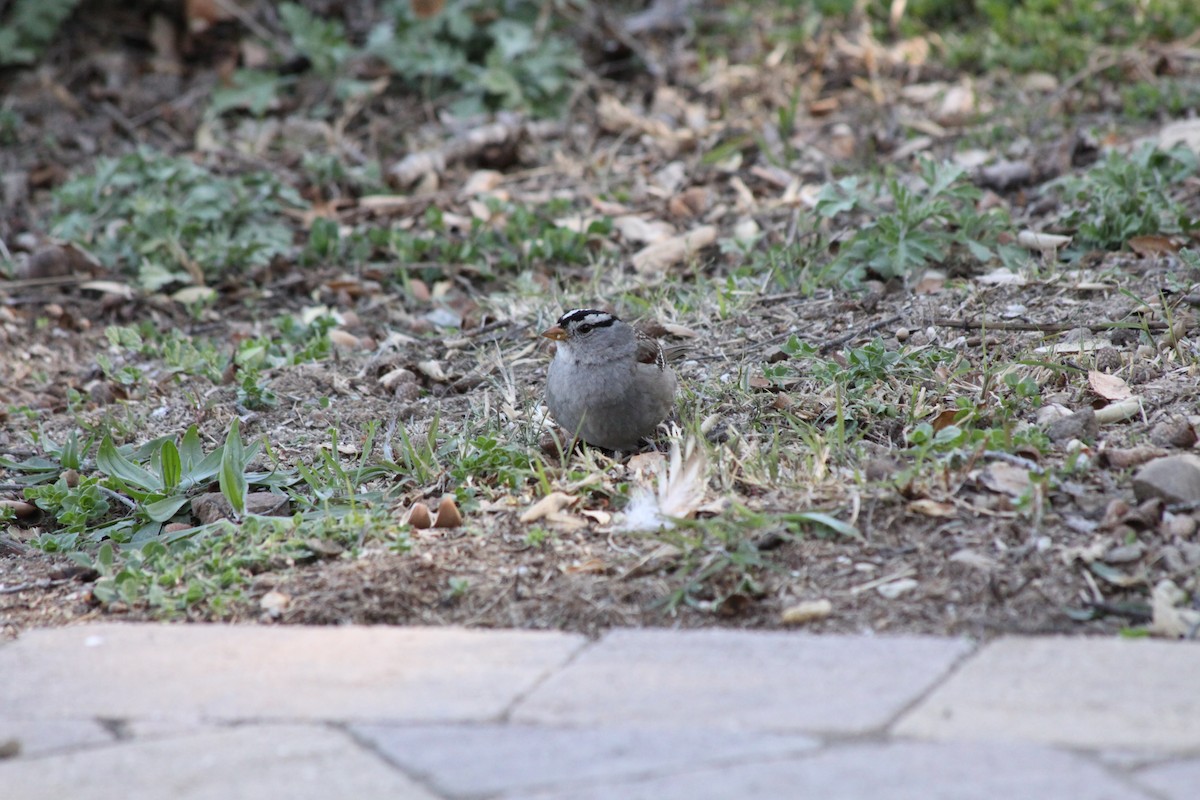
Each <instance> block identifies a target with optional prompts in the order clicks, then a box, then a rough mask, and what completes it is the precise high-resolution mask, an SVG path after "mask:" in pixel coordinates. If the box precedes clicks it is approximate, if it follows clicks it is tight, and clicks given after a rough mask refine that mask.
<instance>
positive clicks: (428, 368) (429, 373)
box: [417, 359, 450, 383]
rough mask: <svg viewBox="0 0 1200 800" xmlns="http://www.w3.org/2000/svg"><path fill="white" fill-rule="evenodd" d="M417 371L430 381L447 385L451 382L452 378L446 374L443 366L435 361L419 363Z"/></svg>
mask: <svg viewBox="0 0 1200 800" xmlns="http://www.w3.org/2000/svg"><path fill="white" fill-rule="evenodd" d="M417 370H418V371H419V372H420V373H421V374H422V375H424V376H426V377H427V378H429V379H430V380H435V381H437V382H438V383H445V382H446V381H448V380H450V376H449V375H447V374H446V370H445V369H443V368H442V365H441V364H440V363H439V362H437V361H435V360H433V359H429V360H428V361H418V362H417Z"/></svg>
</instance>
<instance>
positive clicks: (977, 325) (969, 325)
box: [933, 317, 1171, 333]
mask: <svg viewBox="0 0 1200 800" xmlns="http://www.w3.org/2000/svg"><path fill="white" fill-rule="evenodd" d="M933 324H934V325H937V326H938V327H941V328H962V329H963V330H978V331H983V330H993V331H1036V332H1040V333H1066V332H1067V331H1077V330H1080V329H1084V330H1089V331H1092V332H1093V333H1095V332H1096V331H1110V330H1143V329H1145V330H1151V331H1165V330H1167V329H1169V328H1170V327H1171V326H1170V325H1168V324H1167V323H1165V322H1151V321H1147V322H1092V323H1086V322H1077V323H1071V322H993V321H991V320H983V321H976V320H969V319H946V318H944V317H941V318H938V319H935V320H934V321H933Z"/></svg>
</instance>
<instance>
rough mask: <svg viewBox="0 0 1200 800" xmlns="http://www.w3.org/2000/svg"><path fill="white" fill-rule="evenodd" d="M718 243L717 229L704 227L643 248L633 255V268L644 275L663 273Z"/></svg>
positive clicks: (708, 226) (711, 226) (710, 226)
mask: <svg viewBox="0 0 1200 800" xmlns="http://www.w3.org/2000/svg"><path fill="white" fill-rule="evenodd" d="M716 241H717V229H716V227H715V226H713V225H702V226H701V227H699V228H695V229H694V230H691V231H688V232H687V233H684V234H682V235H679V236H672V237H671V238H669V239H664V240H662V241H661V242H655V243H654V244H652V245H648V246H647V247H644V248H642V249H641V250H639V251H638V252H636V253H634V254H633V258H632V259H631V260H632V262H633V268H634V269H636V270H637V271H638V272H641V273H643V274H647V273H654V272H662V271H663V270H666V269H668V268H670V267H672V266H674V265H675V264H678V263H681V262H683V261H686V260H687V259H689V258H692V257H694V256H695V255H696V254H697V253H699V252H700V251H701V250H703V249H704V248H705V247H708V246H709V245H711V244H713V243H714V242H716Z"/></svg>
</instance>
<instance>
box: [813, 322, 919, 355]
mask: <svg viewBox="0 0 1200 800" xmlns="http://www.w3.org/2000/svg"><path fill="white" fill-rule="evenodd" d="M901 319H903V317H901V316H900V315H899V314H894V315H893V316H890V317H888V318H887V319H881V320H876V321H875V322H872V323H871V324H870V325H868V326H866V327H865V328H859V329H858V330H853V331H850V332H849V333H843V334H842V335H841V336H839V337H837V338H836V339H830V340H829V341H828V342H826V343H825V344H823V345H821V347H820V349H819V350H818V351H817V352H818V353H820V354H821V355H825V354H826V353H828V352H829V351H830V350H833V349H834V348H835V347H841V346H842V345H844V344H845V343H846V342H848V341H850V340H851V339H855V338H858V337H859V336H862V335H863V334H867V333H872V332H874V331H877V330H879V329H880V328H886V327H887V326H888V325H892V324H894V323H897V322H899V321H900V320H901Z"/></svg>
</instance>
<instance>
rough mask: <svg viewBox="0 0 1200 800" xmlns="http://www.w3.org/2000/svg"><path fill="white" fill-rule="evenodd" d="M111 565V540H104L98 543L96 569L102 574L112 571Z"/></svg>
mask: <svg viewBox="0 0 1200 800" xmlns="http://www.w3.org/2000/svg"><path fill="white" fill-rule="evenodd" d="M112 565H113V546H112V542H105V543H104V544H102V545H100V550H99V551H98V552H97V553H96V569H98V570H99V571H100V572H102V573H104V574H106V575H107V574H108V573H109V572H111V571H112Z"/></svg>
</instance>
